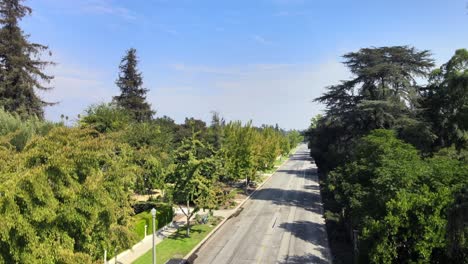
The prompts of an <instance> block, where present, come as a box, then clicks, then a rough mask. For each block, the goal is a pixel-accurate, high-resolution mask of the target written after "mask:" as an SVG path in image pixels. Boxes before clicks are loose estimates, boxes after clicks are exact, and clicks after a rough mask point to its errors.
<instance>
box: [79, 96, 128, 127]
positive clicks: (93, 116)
mask: <svg viewBox="0 0 468 264" xmlns="http://www.w3.org/2000/svg"><path fill="white" fill-rule="evenodd" d="M130 122H131V117H130V116H129V114H128V113H127V112H126V111H125V110H124V109H123V108H120V107H118V106H117V105H115V104H106V103H102V104H98V105H92V106H90V107H89V108H88V109H87V110H86V111H85V115H84V116H82V117H81V118H80V120H79V123H80V125H81V126H83V127H88V128H93V129H96V130H97V131H98V132H100V133H108V132H115V131H119V130H123V129H125V128H126V127H127V126H128V125H129V124H130Z"/></svg>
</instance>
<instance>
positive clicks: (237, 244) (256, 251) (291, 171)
mask: <svg viewBox="0 0 468 264" xmlns="http://www.w3.org/2000/svg"><path fill="white" fill-rule="evenodd" d="M196 255H197V258H196V259H195V261H194V263H197V264H211V263H212V264H224V263H236V264H237V263H245V264H255V263H281V264H283V263H289V264H296V263H301V264H302V263H319V264H322V263H331V261H330V259H331V257H330V250H329V247H328V240H327V234H326V229H325V222H324V219H323V209H322V204H321V198H320V191H319V185H318V180H317V175H316V167H315V165H314V164H313V163H312V162H311V159H310V158H309V154H308V150H307V148H306V146H305V145H301V146H300V147H299V148H298V150H297V152H296V154H295V155H294V156H293V157H291V158H290V159H289V160H288V161H287V162H286V163H285V164H284V165H283V166H282V167H281V168H280V169H279V170H278V171H277V172H276V173H275V174H274V175H273V176H272V177H271V178H270V179H269V181H268V182H267V183H266V184H265V185H263V187H262V188H261V189H260V190H258V191H257V192H256V193H254V194H253V195H252V197H251V199H250V200H249V201H247V202H246V203H245V204H244V205H243V209H242V211H241V213H240V214H238V215H237V216H235V217H232V218H231V219H229V220H228V221H227V222H226V223H225V224H224V225H223V226H222V227H221V228H220V229H219V230H218V231H217V232H216V233H215V234H214V235H213V236H212V237H211V238H210V239H209V240H208V241H207V242H206V243H205V244H204V245H203V246H202V247H201V248H200V249H199V250H198V252H196Z"/></svg>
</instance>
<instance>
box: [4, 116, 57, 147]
mask: <svg viewBox="0 0 468 264" xmlns="http://www.w3.org/2000/svg"><path fill="white" fill-rule="evenodd" d="M54 126H56V125H55V124H52V123H50V122H45V121H42V120H40V119H39V118H37V117H35V116H33V117H30V118H28V119H21V117H20V116H19V115H18V114H16V113H8V112H5V111H4V110H1V109H0V137H1V136H5V137H4V140H6V141H8V143H9V144H11V145H12V146H13V147H14V148H15V149H16V150H17V151H22V150H23V149H24V147H25V146H26V145H27V144H28V142H29V141H30V140H31V139H32V138H33V137H34V136H35V135H46V134H47V133H48V132H49V130H51V129H52V128H53V127H54Z"/></svg>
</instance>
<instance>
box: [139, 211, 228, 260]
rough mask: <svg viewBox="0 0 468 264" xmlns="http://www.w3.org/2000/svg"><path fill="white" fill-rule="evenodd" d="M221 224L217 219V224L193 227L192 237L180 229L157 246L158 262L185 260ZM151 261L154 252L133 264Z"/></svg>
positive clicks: (148, 253)
mask: <svg viewBox="0 0 468 264" xmlns="http://www.w3.org/2000/svg"><path fill="white" fill-rule="evenodd" d="M219 222H220V219H216V221H215V222H212V223H208V224H206V225H194V226H192V228H191V230H190V237H186V236H185V232H186V231H185V228H180V229H179V230H178V231H177V232H176V233H174V234H173V235H171V236H169V237H168V238H166V239H165V240H163V241H162V242H161V243H159V244H158V245H156V258H157V259H156V262H157V263H160V264H164V263H166V262H167V261H168V260H169V259H171V258H183V257H184V256H185V255H186V254H188V253H189V252H190V251H191V250H192V249H193V248H194V247H195V246H196V245H197V244H198V243H200V241H202V240H203V238H205V237H206V235H208V233H209V232H210V231H211V230H213V229H214V228H215V227H216V225H217V224H218V223H219ZM151 261H152V251H151V250H149V251H148V252H146V253H145V254H144V255H143V256H141V257H140V258H138V259H137V260H136V261H135V262H133V264H151Z"/></svg>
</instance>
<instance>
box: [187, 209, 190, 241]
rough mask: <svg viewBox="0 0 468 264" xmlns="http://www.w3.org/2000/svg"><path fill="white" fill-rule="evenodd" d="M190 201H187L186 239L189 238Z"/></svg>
mask: <svg viewBox="0 0 468 264" xmlns="http://www.w3.org/2000/svg"><path fill="white" fill-rule="evenodd" d="M189 206H190V201H189V200H187V237H190V207H189Z"/></svg>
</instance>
